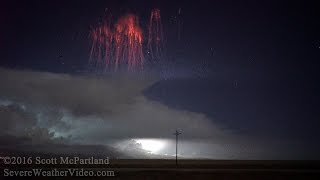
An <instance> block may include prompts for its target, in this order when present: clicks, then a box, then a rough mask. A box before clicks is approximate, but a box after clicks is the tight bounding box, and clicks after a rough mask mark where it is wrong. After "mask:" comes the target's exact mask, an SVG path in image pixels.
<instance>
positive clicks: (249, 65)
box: [0, 0, 320, 157]
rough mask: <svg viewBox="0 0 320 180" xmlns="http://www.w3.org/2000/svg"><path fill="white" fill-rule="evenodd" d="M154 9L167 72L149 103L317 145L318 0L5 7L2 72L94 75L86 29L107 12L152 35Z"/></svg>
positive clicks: (0, 9) (97, 1) (0, 10)
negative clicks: (130, 17)
mask: <svg viewBox="0 0 320 180" xmlns="http://www.w3.org/2000/svg"><path fill="white" fill-rule="evenodd" d="M153 8H159V9H160V10H161V18H162V25H163V32H164V39H165V42H166V44H165V49H166V61H165V62H167V63H168V69H166V71H168V72H167V73H168V74H171V75H170V78H161V80H159V81H157V82H155V83H153V84H151V85H150V86H148V88H146V89H143V95H144V96H145V97H147V98H148V99H150V100H152V101H156V102H159V103H162V104H164V105H165V106H168V107H169V108H170V109H171V108H172V109H175V110H177V111H188V112H195V113H201V114H204V115H205V116H207V117H208V118H209V119H210V122H213V123H216V124H218V125H219V126H221V127H222V129H227V130H230V131H232V132H233V133H234V134H236V135H241V136H242V135H243V136H248V137H256V136H257V137H261V138H262V139H267V140H270V141H272V140H273V139H284V140H285V141H287V140H290V142H291V141H293V142H299V143H298V144H299V145H300V146H301V147H307V148H306V149H308V148H310V149H312V148H314V147H317V148H320V147H319V146H320V145H318V143H316V141H317V139H319V138H320V133H319V130H318V129H319V127H320V123H319V117H320V116H319V115H320V114H319V112H320V110H319V107H320V104H319V100H320V97H319V92H320V91H319V90H320V89H319V82H320V81H319V80H320V79H319V77H320V76H319V64H320V63H319V60H320V34H319V32H320V21H319V17H320V14H319V6H318V5H317V4H316V1H264V2H262V1H229V0H227V1H147V0H146V1H129V0H118V1H106V0H104V1H102V0H94V1H92V0H91V1H89V0H88V1H83V0H77V1H76V0H74V1H73V0H70V1H56V0H55V1H53V0H52V1H44V0H42V1H40V0H39V1H34V0H30V1H15V0H13V1H9V0H5V1H1V3H0V24H1V28H0V67H1V68H3V69H12V70H15V71H20V70H28V71H32V72H38V71H40V72H52V73H58V74H61V73H63V74H70V75H74V76H86V75H87V74H89V75H92V71H91V69H90V66H89V64H88V59H89V52H90V43H89V32H90V29H91V28H92V27H93V26H95V25H96V24H99V22H101V19H103V18H104V17H105V14H106V12H111V14H112V17H113V18H114V19H117V18H118V17H120V16H122V15H124V14H127V13H132V14H135V15H137V16H138V17H139V23H140V26H141V28H142V29H143V34H144V35H146V34H147V32H146V30H147V27H148V22H149V16H150V12H151V10H152V9H153ZM179 25H181V26H180V28H181V29H180V31H179V28H178V26H179ZM178 32H180V38H179V37H178ZM195 67H198V69H197V68H195ZM195 69H196V70H195ZM84 74H85V75H84ZM23 78H24V77H21V79H23ZM9 79H10V78H9ZM13 79H14V78H13ZM1 81H3V83H1ZM1 81H0V88H3V87H1V84H8V83H7V82H5V81H6V78H5V77H2V79H1ZM79 87H80V85H79ZM1 92H2V94H1V98H2V99H3V98H8V97H7V95H6V93H3V92H5V90H4V91H1ZM1 98H0V99H1ZM9 99H10V98H9ZM41 102H42V101H41ZM70 109H71V108H70ZM88 111H90V110H88ZM174 128H175V127H173V129H174ZM302 149H303V148H302ZM318 157H319V155H318Z"/></svg>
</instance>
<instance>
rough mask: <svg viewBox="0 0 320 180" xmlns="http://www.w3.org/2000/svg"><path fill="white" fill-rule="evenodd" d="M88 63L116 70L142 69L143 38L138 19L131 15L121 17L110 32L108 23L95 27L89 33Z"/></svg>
mask: <svg viewBox="0 0 320 180" xmlns="http://www.w3.org/2000/svg"><path fill="white" fill-rule="evenodd" d="M90 39H91V42H92V43H91V50H90V62H91V63H92V64H93V63H95V64H96V65H97V66H101V65H103V66H104V67H105V68H110V69H114V70H117V69H119V68H121V67H124V66H126V67H127V68H128V69H129V70H135V69H138V68H143V64H144V56H143V52H142V43H143V36H142V30H141V28H140V26H139V21H138V17H136V16H135V15H132V14H128V15H126V16H123V17H121V18H120V19H119V20H118V21H117V23H116V24H115V26H114V30H111V28H110V25H109V23H106V22H104V23H103V24H102V25H99V26H98V27H95V28H93V29H92V30H91V32H90Z"/></svg>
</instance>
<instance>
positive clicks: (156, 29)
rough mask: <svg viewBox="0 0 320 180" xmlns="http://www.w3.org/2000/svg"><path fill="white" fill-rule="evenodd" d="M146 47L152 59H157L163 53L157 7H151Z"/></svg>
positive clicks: (160, 24) (161, 31)
mask: <svg viewBox="0 0 320 180" xmlns="http://www.w3.org/2000/svg"><path fill="white" fill-rule="evenodd" d="M148 49H149V52H150V54H151V57H152V59H159V58H161V57H162V55H163V30H162V23H161V15H160V10H159V9H153V10H152V11H151V15H150V21H149V36H148Z"/></svg>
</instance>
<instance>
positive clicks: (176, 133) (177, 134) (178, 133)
mask: <svg viewBox="0 0 320 180" xmlns="http://www.w3.org/2000/svg"><path fill="white" fill-rule="evenodd" d="M180 134H181V132H179V131H178V130H176V132H175V133H174V134H173V135H175V136H176V165H178V136H179V135H180Z"/></svg>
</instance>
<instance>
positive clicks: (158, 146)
mask: <svg viewBox="0 0 320 180" xmlns="http://www.w3.org/2000/svg"><path fill="white" fill-rule="evenodd" d="M135 141H136V142H137V143H139V144H141V147H142V149H143V150H146V151H149V152H151V153H153V154H157V153H159V151H161V150H162V149H163V148H165V147H166V146H167V142H166V141H165V140H162V139H135Z"/></svg>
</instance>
